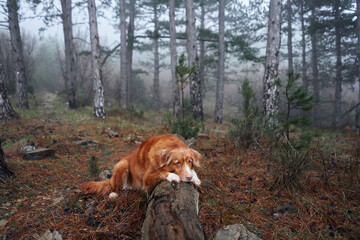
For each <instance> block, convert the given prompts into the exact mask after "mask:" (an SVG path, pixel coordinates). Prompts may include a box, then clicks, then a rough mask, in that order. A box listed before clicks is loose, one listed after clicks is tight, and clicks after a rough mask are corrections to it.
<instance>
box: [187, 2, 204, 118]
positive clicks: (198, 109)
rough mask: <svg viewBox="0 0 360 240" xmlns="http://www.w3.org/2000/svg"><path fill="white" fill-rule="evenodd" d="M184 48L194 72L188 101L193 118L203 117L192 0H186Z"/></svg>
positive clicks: (191, 77)
mask: <svg viewBox="0 0 360 240" xmlns="http://www.w3.org/2000/svg"><path fill="white" fill-rule="evenodd" d="M185 5H186V35H187V42H186V50H187V54H188V61H189V65H195V66H196V69H195V72H194V73H193V74H192V75H191V76H190V101H191V106H192V113H193V115H194V118H195V119H201V120H202V119H203V118H204V113H203V105H202V97H201V83H200V76H199V58H198V56H197V42H196V40H197V38H196V26H195V13H194V1H193V0H186V2H185Z"/></svg>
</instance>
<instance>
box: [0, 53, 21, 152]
mask: <svg viewBox="0 0 360 240" xmlns="http://www.w3.org/2000/svg"><path fill="white" fill-rule="evenodd" d="M0 53H1V49H0ZM13 119H19V115H18V114H17V113H16V112H15V111H14V109H13V108H12V107H11V104H10V102H9V99H8V96H7V88H6V80H5V72H4V66H3V64H2V63H1V62H0V122H7V121H11V120H13ZM0 147H1V146H0Z"/></svg>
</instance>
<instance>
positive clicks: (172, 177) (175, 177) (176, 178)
mask: <svg viewBox="0 0 360 240" xmlns="http://www.w3.org/2000/svg"><path fill="white" fill-rule="evenodd" d="M166 180H168V181H169V182H173V181H175V182H177V183H178V182H180V177H179V176H178V175H176V174H175V173H169V175H168V176H167V177H166Z"/></svg>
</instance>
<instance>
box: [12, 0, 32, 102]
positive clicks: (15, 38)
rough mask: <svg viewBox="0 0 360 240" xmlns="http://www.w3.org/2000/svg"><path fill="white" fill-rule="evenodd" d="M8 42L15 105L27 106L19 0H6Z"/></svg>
mask: <svg viewBox="0 0 360 240" xmlns="http://www.w3.org/2000/svg"><path fill="white" fill-rule="evenodd" d="M7 9H8V22H9V31H10V42H11V49H12V60H13V67H14V69H13V71H14V76H15V82H16V106H17V107H19V108H29V103H28V96H27V79H26V74H25V64H24V54H23V45H22V41H21V35H20V26H19V16H18V10H19V1H18V0H7Z"/></svg>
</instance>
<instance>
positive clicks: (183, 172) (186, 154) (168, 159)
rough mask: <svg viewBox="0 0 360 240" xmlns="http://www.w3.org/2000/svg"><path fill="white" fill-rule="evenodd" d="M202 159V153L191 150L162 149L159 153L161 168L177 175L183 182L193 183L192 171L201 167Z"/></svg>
mask: <svg viewBox="0 0 360 240" xmlns="http://www.w3.org/2000/svg"><path fill="white" fill-rule="evenodd" d="M200 157H201V155H200V153H199V152H197V151H195V150H193V149H191V148H174V149H162V150H160V151H159V159H160V168H162V169H163V170H165V171H168V172H172V173H175V174H177V175H178V176H179V177H180V179H181V181H184V182H187V181H191V179H192V178H193V173H192V172H191V170H192V169H193V168H194V167H199V166H200V161H199V160H200Z"/></svg>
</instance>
